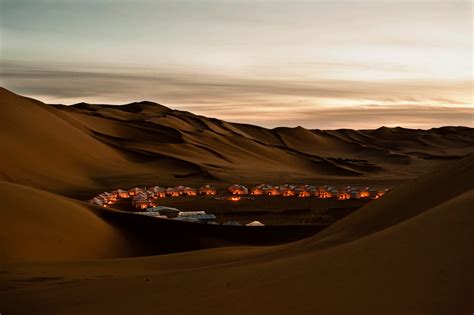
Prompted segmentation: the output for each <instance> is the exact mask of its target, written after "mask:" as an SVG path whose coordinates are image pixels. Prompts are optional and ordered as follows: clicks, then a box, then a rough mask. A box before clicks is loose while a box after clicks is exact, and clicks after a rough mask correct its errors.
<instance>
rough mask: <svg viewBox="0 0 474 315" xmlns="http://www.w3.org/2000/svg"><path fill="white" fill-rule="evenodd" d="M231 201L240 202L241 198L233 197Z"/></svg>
mask: <svg viewBox="0 0 474 315" xmlns="http://www.w3.org/2000/svg"><path fill="white" fill-rule="evenodd" d="M230 200H232V201H239V200H240V197H231V198H230Z"/></svg>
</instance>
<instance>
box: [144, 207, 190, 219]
mask: <svg viewBox="0 0 474 315" xmlns="http://www.w3.org/2000/svg"><path fill="white" fill-rule="evenodd" d="M146 211H148V212H155V213H159V214H160V215H163V216H166V217H168V218H175V217H177V216H178V215H179V213H180V212H181V211H180V210H179V209H176V208H172V207H164V206H156V207H151V208H147V209H146Z"/></svg>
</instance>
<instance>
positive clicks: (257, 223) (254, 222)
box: [246, 221, 265, 226]
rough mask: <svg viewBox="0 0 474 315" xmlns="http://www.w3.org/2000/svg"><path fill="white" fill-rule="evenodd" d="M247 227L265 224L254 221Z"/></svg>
mask: <svg viewBox="0 0 474 315" xmlns="http://www.w3.org/2000/svg"><path fill="white" fill-rule="evenodd" d="M246 226H265V224H263V223H262V222H260V221H252V222H250V223H247V224H246Z"/></svg>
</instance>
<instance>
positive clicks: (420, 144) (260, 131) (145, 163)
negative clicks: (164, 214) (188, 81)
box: [0, 89, 474, 314]
mask: <svg viewBox="0 0 474 315" xmlns="http://www.w3.org/2000/svg"><path fill="white" fill-rule="evenodd" d="M0 104H1V108H2V115H1V116H0V122H1V124H0V141H1V143H2V144H1V150H2V151H1V162H2V163H0V194H1V195H2V201H3V202H2V203H0V262H1V264H0V268H1V269H0V312H1V313H2V314H3V313H4V312H5V314H24V313H36V314H56V313H68V314H84V313H88V314H103V313H119V314H131V313H132V314H136V313H163V314H262V313H263V314H266V313H273V314H319V313H320V314H347V313H350V314H466V313H469V312H472V310H473V309H474V304H473V303H472V293H473V292H474V287H473V283H474V271H473V268H472V261H474V252H473V251H472V244H473V240H474V232H473V229H472V226H473V224H474V221H473V218H474V217H473V216H472V204H474V184H473V183H474V155H472V154H471V155H469V154H470V153H472V152H473V147H474V146H473V143H474V132H473V130H472V129H471V128H465V127H443V128H435V129H430V130H411V129H404V128H386V127H382V128H379V129H376V130H346V129H343V130H307V129H304V128H302V127H297V128H275V129H266V128H262V127H258V126H251V125H244V124H237V123H230V122H225V121H220V120H218V119H212V118H207V117H202V116H198V115H194V114H192V113H188V112H183V111H176V110H171V109H169V108H166V107H165V106H162V105H159V104H155V103H151V102H138V103H132V104H128V105H124V106H110V105H92V104H85V103H81V104H77V105H75V106H70V107H66V106H51V105H46V104H43V103H41V102H38V101H35V100H32V99H28V98H24V97H21V96H18V95H15V94H13V93H11V92H9V91H7V90H5V89H0ZM427 170H431V172H430V173H428V174H426V175H422V176H420V177H418V178H416V179H411V180H408V181H406V182H404V183H403V184H402V185H400V186H399V187H397V188H395V189H393V190H392V191H391V192H389V193H388V194H386V195H385V196H384V197H383V198H381V199H380V200H377V201H376V202H371V203H369V204H367V205H366V206H364V207H362V208H361V209H359V210H357V211H355V212H354V213H353V214H351V215H349V216H347V217H345V218H344V219H342V220H340V221H338V222H336V223H335V224H333V225H332V226H330V227H329V228H327V229H324V230H323V231H321V232H319V233H317V234H315V233H316V232H318V231H315V230H314V227H310V226H306V227H301V226H300V227H294V226H280V227H271V226H268V227H264V228H257V229H251V228H244V227H242V228H241V229H240V228H237V227H226V226H213V225H199V224H193V223H187V222H176V221H169V220H160V219H155V218H150V217H145V216H139V215H135V214H131V213H125V212H120V211H114V210H109V209H103V208H96V207H92V206H90V205H88V204H85V203H83V202H80V201H77V200H73V199H69V198H66V197H63V196H60V195H59V194H63V195H69V196H71V195H76V196H88V194H92V193H96V192H98V191H100V190H101V189H109V188H117V187H120V186H121V187H127V186H134V185H146V184H162V185H173V184H180V183H183V184H188V185H189V184H196V183H202V182H214V183H218V184H220V185H225V184H226V183H228V182H235V181H242V182H244V183H245V182H249V183H256V182H261V181H275V182H276V183H278V182H283V181H293V182H298V181H299V182H308V181H310V182H318V181H333V182H336V183H347V182H348V181H358V182H360V183H367V182H370V181H384V180H392V181H394V182H397V181H398V182H400V181H402V180H406V179H407V178H413V177H415V176H416V175H418V174H421V173H424V172H426V171H427ZM55 193H59V194H55ZM88 197H90V195H89V196H88ZM289 241H292V242H290V243H286V242H289ZM282 243H285V244H282ZM231 245H232V246H231ZM243 245H268V246H245V247H244V246H243ZM211 247H218V248H212V249H209V248H211ZM197 249H203V250H197ZM189 250H196V251H189ZM176 251H188V252H182V253H175V254H165V255H157V256H151V255H155V254H164V253H171V252H176Z"/></svg>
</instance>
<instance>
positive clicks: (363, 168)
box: [0, 89, 474, 199]
mask: <svg viewBox="0 0 474 315" xmlns="http://www.w3.org/2000/svg"><path fill="white" fill-rule="evenodd" d="M0 104H1V106H2V111H3V115H2V118H1V119H2V124H1V126H0V128H1V130H0V131H1V134H0V137H1V139H0V140H1V141H2V143H3V145H2V151H3V152H2V162H3V163H2V164H0V179H1V180H4V181H9V182H14V183H19V184H24V185H28V186H34V187H37V188H40V189H45V190H48V191H52V192H56V193H60V194H64V195H68V196H73V197H82V198H84V199H85V198H86V197H85V196H89V195H90V194H92V193H94V192H97V191H100V190H104V189H105V190H106V189H110V188H117V186H118V187H120V186H122V187H131V186H135V185H149V184H157V183H161V184H163V185H165V184H166V185H173V184H181V183H184V184H188V185H189V184H193V183H204V182H209V181H212V182H216V183H218V182H226V183H232V182H236V181H240V182H244V183H245V182H255V181H257V182H259V181H272V182H282V183H284V182H287V181H295V180H305V181H308V180H309V181H324V180H327V179H341V180H344V179H346V180H349V181H350V180H360V179H362V180H366V179H373V180H379V179H383V180H387V179H388V180H394V181H401V180H405V179H406V178H411V177H414V176H416V175H419V174H421V173H423V172H425V171H426V170H427V169H430V168H431V169H432V168H435V167H437V166H440V165H442V164H444V163H447V162H449V161H450V160H453V159H460V158H462V157H464V156H466V155H467V154H470V153H473V152H474V145H473V144H474V131H473V129H472V128H467V127H442V128H433V129H430V130H412V129H405V128H387V127H382V128H379V129H376V130H347V129H340V130H308V129H305V128H302V127H296V128H275V129H266V128H262V127H258V126H251V125H244V124H238V123H231V122H226V121H221V120H218V119H215V118H207V117H203V116H198V115H194V114H192V113H189V112H184V111H178V110H172V109H169V108H167V107H165V106H163V105H160V104H156V103H152V102H146V101H143V102H137V103H132V104H127V105H123V106H114V105H94V104H86V103H80V104H76V105H72V106H63V105H56V106H52V105H47V104H43V103H41V102H39V101H36V100H32V99H29V98H25V97H22V96H19V95H16V94H14V93H12V92H10V91H8V90H6V89H0ZM37 137H40V140H41V141H37ZM23 174H28V176H27V177H25V176H24V175H23ZM257 175H258V176H257Z"/></svg>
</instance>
